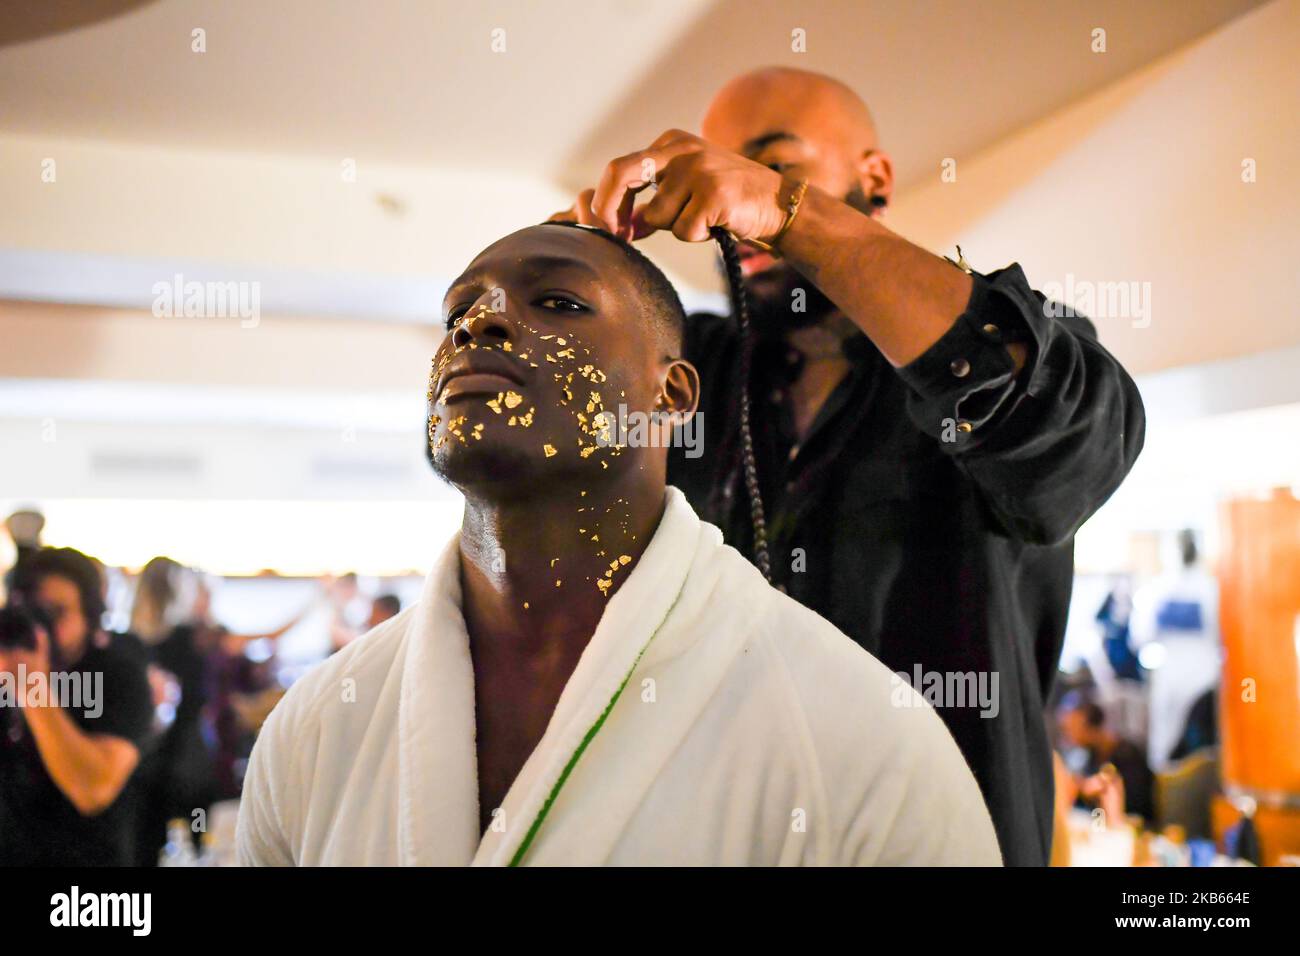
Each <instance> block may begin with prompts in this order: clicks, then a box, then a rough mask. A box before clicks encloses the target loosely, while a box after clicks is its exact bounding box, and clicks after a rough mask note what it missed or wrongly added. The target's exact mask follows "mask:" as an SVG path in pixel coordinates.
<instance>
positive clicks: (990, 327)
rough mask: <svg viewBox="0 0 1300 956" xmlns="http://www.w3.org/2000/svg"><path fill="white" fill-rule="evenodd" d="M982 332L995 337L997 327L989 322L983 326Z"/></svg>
mask: <svg viewBox="0 0 1300 956" xmlns="http://www.w3.org/2000/svg"><path fill="white" fill-rule="evenodd" d="M984 331H985V332H986V333H987V334H989V335H997V334H998V327H997V326H996V325H994V324H993V323H992V322H989V323H987V324H986V325H985V326H984Z"/></svg>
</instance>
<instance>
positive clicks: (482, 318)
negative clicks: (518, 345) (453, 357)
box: [451, 302, 518, 349]
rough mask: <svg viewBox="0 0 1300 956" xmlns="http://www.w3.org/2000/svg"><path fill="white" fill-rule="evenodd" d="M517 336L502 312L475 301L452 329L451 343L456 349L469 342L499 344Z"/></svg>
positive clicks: (512, 324) (511, 340)
mask: <svg viewBox="0 0 1300 956" xmlns="http://www.w3.org/2000/svg"><path fill="white" fill-rule="evenodd" d="M517 337H518V334H517V332H516V330H515V326H514V323H513V322H511V321H509V320H508V319H507V318H506V317H505V314H504V313H502V312H498V311H496V310H495V309H493V308H492V307H491V306H490V305H487V304H482V303H478V302H475V303H474V304H473V305H472V306H470V308H469V311H468V312H466V313H465V316H464V318H462V319H461V320H460V322H458V323H457V325H456V327H455V328H454V329H452V331H451V344H452V345H453V346H454V347H456V348H458V349H461V348H464V347H465V346H467V345H469V344H470V343H471V342H473V343H475V344H476V345H496V346H500V345H501V344H502V343H504V342H513V341H514V340H515V339H516V338H517Z"/></svg>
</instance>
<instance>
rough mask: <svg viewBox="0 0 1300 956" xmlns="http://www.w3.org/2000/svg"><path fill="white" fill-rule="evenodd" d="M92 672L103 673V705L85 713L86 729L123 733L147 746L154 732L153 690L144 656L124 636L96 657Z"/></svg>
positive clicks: (91, 664)
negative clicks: (125, 642)
mask: <svg viewBox="0 0 1300 956" xmlns="http://www.w3.org/2000/svg"><path fill="white" fill-rule="evenodd" d="M87 663H88V664H89V669H90V670H91V672H92V676H93V674H94V672H95V671H98V673H99V674H100V675H101V679H102V684H101V685H100V693H101V694H102V696H103V701H102V703H103V706H102V709H101V710H100V711H99V713H98V714H97V715H86V714H85V713H84V712H83V713H82V719H81V721H80V723H81V726H82V729H83V730H85V731H86V732H87V733H91V734H107V735H108V736H110V737H121V738H123V739H125V740H129V741H130V742H131V743H133V744H135V745H136V746H137V747H140V748H143V747H144V745H145V744H146V743H147V742H148V741H149V740H150V738H151V737H152V735H153V718H154V713H153V692H152V691H151V690H150V688H149V678H148V674H147V671H146V666H147V665H146V664H145V662H144V660H143V658H142V657H141V656H140V655H139V654H138V653H136V652H134V651H133V650H131V649H130V648H129V647H128V646H125V645H124V644H123V641H122V639H121V637H120V636H116V635H115V637H114V640H113V643H111V644H110V645H109V646H108V647H107V648H105V649H104V650H103V651H102V652H101V653H99V654H96V655H95V657H94V660H93V661H91V662H87Z"/></svg>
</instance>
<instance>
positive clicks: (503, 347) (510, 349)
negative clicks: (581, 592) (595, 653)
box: [501, 342, 528, 607]
mask: <svg viewBox="0 0 1300 956" xmlns="http://www.w3.org/2000/svg"><path fill="white" fill-rule="evenodd" d="M501 351H503V352H513V351H514V346H513V345H511V344H510V343H509V342H502V343H501ZM527 606H528V605H527V603H525V604H524V607H527Z"/></svg>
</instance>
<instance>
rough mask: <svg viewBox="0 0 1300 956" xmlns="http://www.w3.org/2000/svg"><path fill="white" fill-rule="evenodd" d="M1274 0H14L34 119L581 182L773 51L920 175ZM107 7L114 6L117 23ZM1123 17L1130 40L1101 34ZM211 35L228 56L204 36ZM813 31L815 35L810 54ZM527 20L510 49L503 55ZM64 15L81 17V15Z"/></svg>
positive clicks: (19, 94) (7, 107)
mask: <svg viewBox="0 0 1300 956" xmlns="http://www.w3.org/2000/svg"><path fill="white" fill-rule="evenodd" d="M1257 5H1258V0H1139V2H1134V0H1092V2H1090V3H1088V4H1087V5H1082V4H1080V5H1074V4H1069V5H1067V4H1062V3H1051V2H1047V3H1045V2H1036V0H981V2H979V3H968V2H958V0H914V2H906V3H901V2H897V0H824V2H819V3H807V2H800V3H793V2H789V0H714V2H704V0H653V2H645V0H601V2H596V0H551V2H548V3H528V2H518V0H516V2H508V0H507V2H501V0H498V2H487V3H473V4H470V3H464V2H457V0H368V2H365V3H361V2H356V0H353V2H346V0H277V2H275V3H261V2H257V0H224V2H221V3H216V2H183V0H156V2H143V3H141V2H139V0H90V2H85V0H83V2H82V3H80V4H75V3H66V2H49V3H45V4H27V5H8V6H7V9H6V10H5V13H4V16H3V18H0V116H3V117H4V126H5V128H6V129H7V130H9V131H11V132H19V133H32V134H45V135H57V136H70V137H79V138H80V137H84V138H91V139H103V140H121V141H131V142H146V143H152V144H162V145H176V146H184V147H187V148H216V149H222V150H234V151H249V152H276V153H305V154H315V155H329V156H338V155H344V156H358V157H363V158H364V159H366V160H369V161H385V162H401V163H416V164H432V165H452V166H458V167H464V166H470V167H473V168H479V169H484V170H503V171H510V170H518V171H520V172H521V173H522V172H527V173H528V174H530V175H539V174H540V175H542V176H544V177H547V178H550V179H552V180H554V181H558V182H560V183H563V184H564V185H565V186H566V187H569V188H574V187H578V186H581V185H587V184H589V183H590V181H591V180H592V179H593V178H594V177H595V175H596V173H597V171H598V170H599V168H600V165H601V164H602V163H603V162H605V161H607V160H608V159H610V158H612V157H613V156H615V155H618V154H620V153H622V152H626V151H628V150H631V149H634V148H637V147H638V146H640V145H643V144H644V143H645V142H648V141H649V140H650V139H651V138H653V137H654V136H655V135H657V134H658V133H659V132H660V131H661V130H663V129H665V128H667V127H669V126H694V125H695V124H696V121H697V120H698V117H699V115H700V113H701V112H702V110H703V108H704V106H705V104H706V102H707V101H708V98H709V96H710V94H711V93H712V92H713V91H714V90H715V89H716V88H717V87H718V86H719V85H720V84H721V83H722V82H723V81H724V80H726V79H727V78H728V77H730V76H732V75H734V74H735V73H737V72H739V71H742V70H744V69H747V68H751V67H754V66H758V65H762V64H768V63H786V64H792V65H799V66H803V67H807V68H810V69H815V70H821V71H825V72H829V73H832V74H834V75H836V76H839V77H841V78H842V79H844V80H846V81H847V82H848V83H850V84H851V85H852V86H853V87H854V88H856V89H858V90H860V91H861V92H862V93H863V94H864V96H866V98H867V99H868V101H869V102H870V103H871V105H872V107H873V109H874V110H875V112H876V116H877V120H878V124H879V126H880V128H881V131H882V135H883V137H884V143H885V146H886V148H888V149H889V150H890V151H891V152H892V153H893V154H894V155H895V159H896V169H897V171H898V175H899V180H900V182H901V183H903V184H907V183H908V182H910V181H913V180H915V179H916V178H917V177H918V176H919V175H921V174H922V171H929V170H933V169H934V168H936V164H937V163H938V162H939V160H940V159H941V158H942V157H944V156H956V155H966V154H969V153H971V152H973V151H975V150H976V149H978V148H981V147H983V146H986V145H988V144H990V143H992V142H995V141H997V140H998V139H1000V138H1002V137H1004V136H1005V135H1007V134H1008V133H1010V132H1011V131H1013V130H1015V129H1018V128H1020V127H1022V126H1024V125H1025V124H1027V123H1029V122H1032V121H1033V120H1035V119H1037V118H1039V117H1042V116H1045V115H1047V114H1049V113H1051V112H1053V111H1054V110H1056V109H1058V108H1059V107H1061V106H1062V105H1063V104H1065V103H1067V102H1070V101H1072V100H1075V99H1078V98H1080V97H1082V96H1084V95H1085V94H1087V93H1089V92H1091V91H1093V90H1096V89H1098V88H1100V87H1101V86H1104V85H1105V84H1107V83H1110V82H1112V81H1114V80H1115V79H1117V78H1119V77H1121V76H1123V75H1125V74H1127V73H1129V72H1131V71H1132V70H1134V69H1136V68H1138V67H1139V66H1141V65H1143V64H1145V63H1149V62H1150V61H1151V60H1153V59H1155V58H1156V57H1158V56H1160V55H1162V54H1164V53H1167V52H1168V51H1170V50H1173V49H1175V48H1177V47H1179V46H1181V45H1183V44H1185V43H1187V42H1189V41H1190V40H1192V39H1194V38H1195V37H1197V36H1200V35H1202V34H1204V33H1206V32H1208V31H1210V30H1212V29H1213V28H1215V27H1216V26H1219V25H1221V24H1222V23H1224V22H1226V21H1228V20H1230V19H1232V18H1233V17H1235V16H1238V15H1240V14H1241V13H1243V12H1245V11H1247V10H1249V9H1251V8H1252V7H1255V6H1257ZM97 17H103V18H104V19H99V20H98V21H96V18H97ZM1096 27H1101V28H1104V29H1105V30H1106V31H1107V52H1106V53H1104V54H1095V53H1093V52H1092V51H1091V49H1090V42H1091V31H1092V30H1093V29H1094V28H1096ZM199 28H201V29H203V30H204V31H206V47H207V49H206V52H204V53H201V54H199V53H194V52H192V51H191V32H192V31H193V30H195V29H199ZM795 28H801V29H803V30H804V31H805V32H806V36H807V52H806V53H804V54H796V53H792V52H791V50H790V36H791V31H792V30H793V29H795ZM497 29H501V30H504V31H505V32H504V40H505V52H503V53H493V52H492V50H491V44H492V42H493V31H494V30H497ZM58 31H62V32H58Z"/></svg>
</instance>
